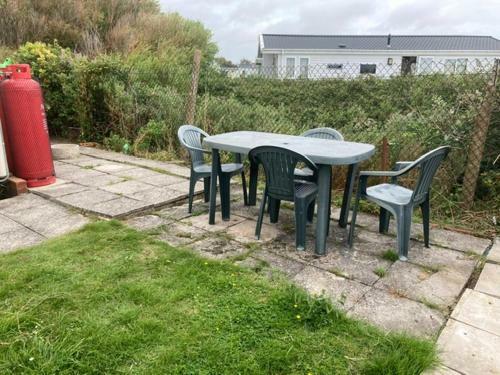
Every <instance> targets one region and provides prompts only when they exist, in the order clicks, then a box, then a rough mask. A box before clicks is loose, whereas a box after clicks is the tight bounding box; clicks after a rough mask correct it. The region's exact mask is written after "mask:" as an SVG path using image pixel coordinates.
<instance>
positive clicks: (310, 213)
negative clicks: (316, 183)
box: [307, 199, 316, 223]
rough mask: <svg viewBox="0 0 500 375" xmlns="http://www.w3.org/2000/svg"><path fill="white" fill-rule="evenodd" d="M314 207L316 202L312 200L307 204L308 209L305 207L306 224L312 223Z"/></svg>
mask: <svg viewBox="0 0 500 375" xmlns="http://www.w3.org/2000/svg"><path fill="white" fill-rule="evenodd" d="M315 206H316V200H315V199H314V200H313V201H312V202H311V203H309V207H307V222H308V223H312V222H313V219H314V208H315Z"/></svg>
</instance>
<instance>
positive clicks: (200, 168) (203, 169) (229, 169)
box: [193, 163, 243, 174]
mask: <svg viewBox="0 0 500 375" xmlns="http://www.w3.org/2000/svg"><path fill="white" fill-rule="evenodd" d="M193 169H194V170H195V172H196V173H207V174H210V173H211V171H212V164H200V165H196V166H194V167H193ZM221 170H222V173H233V172H241V171H242V170H243V164H241V163H227V164H221Z"/></svg>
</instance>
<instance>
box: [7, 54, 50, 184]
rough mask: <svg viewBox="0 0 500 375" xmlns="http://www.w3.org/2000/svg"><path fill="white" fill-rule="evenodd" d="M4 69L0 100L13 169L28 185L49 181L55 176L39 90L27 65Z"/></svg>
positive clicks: (10, 66) (11, 66) (47, 182)
mask: <svg viewBox="0 0 500 375" xmlns="http://www.w3.org/2000/svg"><path fill="white" fill-rule="evenodd" d="M7 70H8V71H9V73H10V77H9V78H8V79H4V80H3V81H2V82H1V83H0V102H1V105H2V109H3V116H4V119H5V125H6V129H7V131H6V133H7V138H8V144H9V148H10V153H11V158H12V166H13V170H14V171H15V175H16V176H17V177H21V178H23V179H25V180H26V182H27V184H28V187H36V186H44V185H49V184H52V183H54V182H55V181H56V178H55V173H54V162H53V161H52V152H51V149H50V140H49V129H48V127H47V119H46V117H45V109H44V105H43V98H42V90H41V88H40V85H39V84H38V82H36V81H35V80H33V79H31V73H30V66H29V65H27V64H18V65H9V66H8V67H7Z"/></svg>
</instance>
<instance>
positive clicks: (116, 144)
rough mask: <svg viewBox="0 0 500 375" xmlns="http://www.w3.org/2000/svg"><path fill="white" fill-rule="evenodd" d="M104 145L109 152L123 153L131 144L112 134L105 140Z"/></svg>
mask: <svg viewBox="0 0 500 375" xmlns="http://www.w3.org/2000/svg"><path fill="white" fill-rule="evenodd" d="M103 144H104V147H105V148H107V149H108V150H111V151H115V152H123V151H125V150H126V145H128V144H129V141H128V140H127V139H125V138H123V137H121V136H119V135H118V134H111V135H110V136H109V137H106V138H104V140H103Z"/></svg>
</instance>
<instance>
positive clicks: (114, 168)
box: [94, 162, 135, 173]
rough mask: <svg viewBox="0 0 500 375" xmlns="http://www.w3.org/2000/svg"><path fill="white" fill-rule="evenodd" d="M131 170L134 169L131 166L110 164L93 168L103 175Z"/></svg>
mask: <svg viewBox="0 0 500 375" xmlns="http://www.w3.org/2000/svg"><path fill="white" fill-rule="evenodd" d="M133 168H135V167H134V166H133V165H129V164H122V163H111V162H107V163H106V162H105V163H103V164H101V165H99V166H97V167H94V169H95V170H96V171H99V172H105V173H113V172H123V171H127V170H129V169H133Z"/></svg>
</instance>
